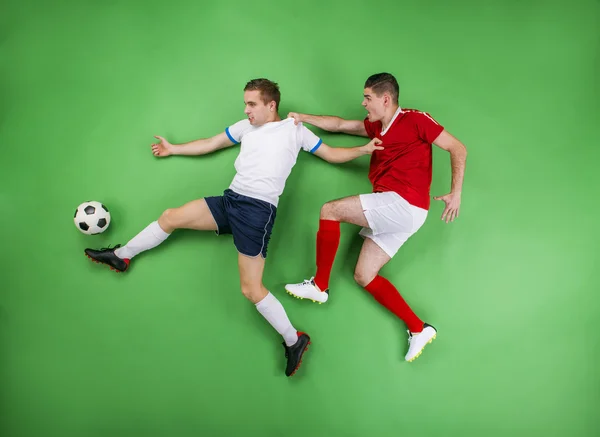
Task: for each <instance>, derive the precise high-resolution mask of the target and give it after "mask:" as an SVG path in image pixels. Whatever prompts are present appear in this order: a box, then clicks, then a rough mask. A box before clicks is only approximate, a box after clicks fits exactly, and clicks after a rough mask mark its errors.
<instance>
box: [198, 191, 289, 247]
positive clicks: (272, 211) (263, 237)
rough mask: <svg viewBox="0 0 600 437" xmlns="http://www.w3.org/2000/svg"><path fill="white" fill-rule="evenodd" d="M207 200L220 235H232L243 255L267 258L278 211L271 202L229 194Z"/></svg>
mask: <svg viewBox="0 0 600 437" xmlns="http://www.w3.org/2000/svg"><path fill="white" fill-rule="evenodd" d="M204 200H205V201H206V204H207V205H208V208H209V209H210V212H211V213H212V215H213V218H214V219H215V222H217V228H218V230H217V235H221V234H232V235H233V244H235V247H236V248H237V250H238V252H240V253H241V254H243V255H247V256H251V257H256V256H258V255H260V254H262V256H263V258H266V257H267V246H268V245H269V239H270V238H271V231H272V229H273V224H274V223H275V215H276V214H277V208H276V207H275V206H274V205H271V204H270V203H269V202H265V201H263V200H259V199H255V198H252V197H247V196H243V195H241V194H238V193H236V192H234V191H232V190H229V189H227V190H225V191H224V192H223V195H222V196H211V197H205V198H204Z"/></svg>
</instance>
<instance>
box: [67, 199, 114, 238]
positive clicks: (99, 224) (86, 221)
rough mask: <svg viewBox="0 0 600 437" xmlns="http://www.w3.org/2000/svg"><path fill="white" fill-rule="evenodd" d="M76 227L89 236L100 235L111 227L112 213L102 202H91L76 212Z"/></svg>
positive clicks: (84, 204)
mask: <svg viewBox="0 0 600 437" xmlns="http://www.w3.org/2000/svg"><path fill="white" fill-rule="evenodd" d="M74 220H75V226H76V227H77V229H79V230H80V231H81V232H83V233H84V234H87V235H95V234H100V233H102V232H104V231H106V230H107V229H108V225H110V212H108V208H106V206H104V205H103V204H102V203H100V202H96V201H93V200H89V201H87V202H83V203H82V204H81V205H79V206H78V207H77V209H76V210H75V217H74Z"/></svg>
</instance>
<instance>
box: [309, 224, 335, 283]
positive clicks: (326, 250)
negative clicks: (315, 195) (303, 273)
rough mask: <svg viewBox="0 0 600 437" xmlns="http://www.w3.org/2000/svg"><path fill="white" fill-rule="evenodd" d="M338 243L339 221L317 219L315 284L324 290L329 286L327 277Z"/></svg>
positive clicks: (329, 273) (329, 274)
mask: <svg viewBox="0 0 600 437" xmlns="http://www.w3.org/2000/svg"><path fill="white" fill-rule="evenodd" d="M339 245H340V222H336V221H335V220H319V231H318V232H317V273H316V275H315V284H317V287H319V288H320V289H321V291H325V290H327V289H328V288H329V277H330V276H331V267H333V260H334V259H335V253H336V252H337V249H338V246H339Z"/></svg>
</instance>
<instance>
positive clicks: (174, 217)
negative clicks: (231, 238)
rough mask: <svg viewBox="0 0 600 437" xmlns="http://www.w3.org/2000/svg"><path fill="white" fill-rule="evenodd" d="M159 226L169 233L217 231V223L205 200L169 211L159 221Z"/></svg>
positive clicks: (195, 201) (192, 202)
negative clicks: (189, 230)
mask: <svg viewBox="0 0 600 437" xmlns="http://www.w3.org/2000/svg"><path fill="white" fill-rule="evenodd" d="M158 224H159V225H160V227H161V228H162V229H163V230H164V231H165V232H167V233H171V232H173V231H174V230H175V229H195V230H198V231H216V230H217V223H216V222H215V219H214V218H213V216H212V213H211V212H210V209H209V208H208V205H207V204H206V201H205V200H204V199H197V200H192V201H191V202H188V203H186V204H184V205H182V206H180V207H179V208H169V209H167V210H166V211H165V212H163V213H162V215H161V216H160V218H159V219H158Z"/></svg>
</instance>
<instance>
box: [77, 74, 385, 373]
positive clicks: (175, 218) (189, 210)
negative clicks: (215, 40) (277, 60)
mask: <svg viewBox="0 0 600 437" xmlns="http://www.w3.org/2000/svg"><path fill="white" fill-rule="evenodd" d="M279 101H280V92H279V87H278V85H277V84H276V83H274V82H271V81H270V80H267V79H254V80H251V81H250V82H248V83H247V84H246V86H245V88H244V104H245V110H244V112H245V114H246V116H247V118H246V119H243V120H241V121H238V122H237V123H235V124H233V125H231V126H229V127H228V128H227V129H226V130H225V132H222V133H220V134H218V135H216V136H214V137H212V138H207V139H200V140H196V141H192V142H190V143H186V144H181V145H175V144H171V143H169V142H168V141H167V140H165V139H164V138H162V137H156V138H157V139H159V140H160V141H159V142H158V143H156V144H153V145H152V152H153V154H154V155H155V156H157V157H166V156H169V155H204V154H207V153H210V152H214V151H216V150H219V149H222V148H225V147H229V146H233V145H235V144H241V148H240V153H239V155H238V157H237V159H236V161H235V169H236V175H235V177H234V178H233V181H232V182H231V185H230V186H229V188H228V189H226V190H225V191H224V193H223V195H222V196H212V197H205V198H202V199H197V200H192V201H191V202H188V203H186V204H184V205H182V206H180V207H178V208H173V209H167V210H166V211H164V212H163V213H162V215H161V216H160V217H159V218H158V220H157V221H154V222H152V223H150V224H149V225H148V226H147V227H146V228H145V229H143V230H142V231H141V232H140V233H139V234H137V235H136V236H135V237H133V238H132V239H131V240H130V241H129V242H128V243H127V244H126V245H125V246H123V247H121V245H120V244H118V245H116V246H115V247H113V248H110V247H109V248H104V249H100V250H94V249H89V248H88V249H85V254H86V255H87V256H88V257H90V258H91V259H92V260H94V261H96V262H100V263H103V264H107V265H108V266H110V267H111V269H113V270H116V271H118V272H124V271H126V270H127V268H128V267H129V263H130V260H131V259H132V258H133V257H134V256H136V255H138V254H139V253H140V252H143V251H145V250H148V249H152V248H154V247H156V246H158V245H159V244H161V243H162V242H163V241H165V240H166V239H167V238H168V237H169V235H171V233H173V232H174V231H175V230H176V229H195V230H202V231H215V232H216V233H217V235H220V234H232V235H233V242H234V244H235V247H236V248H237V250H238V268H239V274H240V285H241V289H242V293H243V294H244V296H246V298H248V299H249V300H250V301H251V302H252V303H254V304H255V306H256V309H257V310H258V311H259V312H260V313H261V314H262V316H263V317H264V318H265V319H266V320H267V321H268V322H269V323H270V324H271V325H272V326H273V328H274V329H275V330H276V331H277V332H278V333H279V334H280V335H281V336H282V337H283V339H284V341H283V346H284V348H285V356H286V358H287V365H286V369H285V374H286V375H287V376H291V375H293V374H294V373H295V372H296V370H297V369H298V367H299V366H300V364H301V361H302V355H303V353H304V351H305V350H306V349H307V347H308V344H309V343H310V337H309V336H308V335H307V334H306V333H304V332H301V331H297V330H296V328H294V326H293V325H292V324H291V322H290V320H289V319H288V316H287V314H286V312H285V310H284V308H283V306H282V305H281V303H280V302H279V300H278V299H277V298H276V297H275V296H274V295H273V294H271V293H270V292H269V290H267V289H266V288H265V286H264V285H263V281H262V277H263V270H264V265H265V258H266V256H267V247H268V244H269V239H270V236H271V230H272V228H273V224H274V222H275V217H276V213H277V206H278V201H279V197H280V195H281V194H282V192H283V189H284V187H285V182H286V180H287V178H288V176H289V175H290V172H291V170H292V168H293V167H294V165H295V164H296V159H297V157H298V154H299V152H300V149H303V150H305V151H306V152H309V153H311V154H314V155H316V156H318V157H320V158H322V159H324V160H326V161H328V162H332V163H341V162H347V161H351V160H353V159H355V158H358V157H359V156H362V155H365V154H371V153H373V151H374V150H380V149H381V147H379V146H378V145H377V144H379V143H380V141H379V140H378V139H373V140H371V141H370V142H369V143H367V144H365V145H363V146H359V147H353V148H333V147H329V146H327V145H326V144H324V143H323V142H322V141H321V139H320V138H319V137H317V136H316V135H315V134H314V133H312V132H311V131H310V130H309V129H307V128H306V127H305V126H303V125H302V124H296V123H295V122H294V119H293V118H288V119H285V120H282V119H281V118H280V117H279V114H278V107H279Z"/></svg>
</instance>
